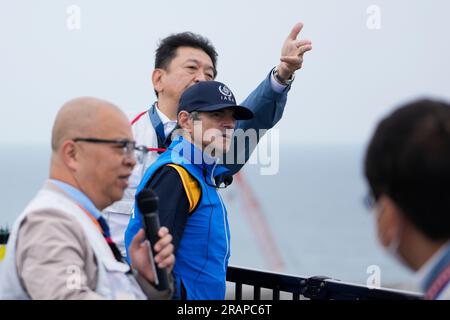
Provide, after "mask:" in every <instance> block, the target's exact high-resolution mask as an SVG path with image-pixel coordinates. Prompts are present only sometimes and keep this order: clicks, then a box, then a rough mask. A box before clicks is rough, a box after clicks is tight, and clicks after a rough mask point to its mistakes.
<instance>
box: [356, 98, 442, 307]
mask: <svg viewBox="0 0 450 320" xmlns="http://www.w3.org/2000/svg"><path fill="white" fill-rule="evenodd" d="M365 175H366V178H367V181H368V183H369V186H370V196H371V197H370V198H371V199H372V201H370V202H368V203H371V207H372V208H373V209H374V211H375V212H376V222H377V228H378V237H379V240H380V242H381V244H382V245H383V246H384V247H385V248H386V250H387V251H388V252H389V253H390V254H391V255H392V256H394V257H395V258H396V259H398V260H399V261H401V262H402V263H403V264H405V265H407V266H408V267H410V268H411V269H413V270H414V271H417V284H418V285H419V287H420V290H421V291H423V292H424V293H425V298H426V299H432V300H435V299H445V300H450V104H448V103H446V102H442V101H435V100H419V101H414V102H412V103H409V104H407V105H406V106H404V107H402V108H399V109H398V110H396V111H394V112H393V113H392V114H390V115H389V116H388V117H386V118H385V119H383V120H382V121H381V122H380V124H379V125H378V127H377V129H376V131H375V134H374V135H373V137H372V139H371V141H370V144H369V147H368V149H367V153H366V159H365Z"/></svg>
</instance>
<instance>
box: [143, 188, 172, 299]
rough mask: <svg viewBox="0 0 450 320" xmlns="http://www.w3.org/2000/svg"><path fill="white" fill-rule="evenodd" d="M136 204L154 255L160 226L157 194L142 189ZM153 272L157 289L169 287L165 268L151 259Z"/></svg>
mask: <svg viewBox="0 0 450 320" xmlns="http://www.w3.org/2000/svg"><path fill="white" fill-rule="evenodd" d="M136 200H137V206H138V208H139V211H141V219H142V224H143V225H144V231H145V237H146V238H147V240H149V241H150V247H151V252H149V253H150V254H151V255H152V257H154V256H155V255H156V252H155V249H154V248H153V246H154V245H155V243H156V242H158V240H159V239H160V238H159V236H158V230H159V228H160V224H159V215H158V201H159V199H158V196H157V195H156V194H155V192H153V190H151V189H143V190H142V191H141V192H140V193H139V194H138V196H137V199H136ZM152 264H153V266H152V267H153V273H154V274H155V275H156V279H155V286H156V289H158V290H159V291H162V290H167V289H168V288H169V277H168V274H167V270H166V269H165V268H164V269H161V268H158V266H157V264H156V263H155V261H154V259H153V263H152Z"/></svg>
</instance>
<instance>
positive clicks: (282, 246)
mask: <svg viewBox="0 0 450 320" xmlns="http://www.w3.org/2000/svg"><path fill="white" fill-rule="evenodd" d="M364 152H365V147H364V146H362V145H281V146H280V149H279V157H277V159H278V160H277V161H278V163H277V165H276V166H275V167H276V170H272V171H274V172H271V174H270V175H266V174H262V171H261V165H260V164H257V163H256V164H254V163H252V164H248V165H246V166H245V167H244V169H242V170H241V172H240V175H239V177H235V179H234V181H233V183H232V184H231V185H230V186H229V187H228V188H227V189H225V190H222V191H221V193H222V196H223V199H224V201H225V203H226V206H227V209H228V218H229V223H230V229H231V258H230V264H231V265H236V266H241V267H245V268H252V269H259V270H267V271H276V272H283V273H287V274H292V275H297V276H302V277H311V276H327V277H330V278H332V279H337V280H341V281H345V282H353V283H358V284H364V285H365V284H368V283H369V282H370V281H371V282H370V283H372V284H373V281H374V272H376V274H375V276H376V279H378V281H379V283H378V284H379V285H380V286H382V287H395V288H409V285H410V283H411V282H412V281H413V279H414V277H413V274H412V272H411V271H409V270H408V269H406V268H405V267H403V266H402V265H401V264H400V263H398V262H397V260H396V258H395V257H392V256H390V255H388V254H387V253H386V252H384V250H383V249H382V247H381V246H380V245H379V244H378V241H377V236H376V228H375V217H374V215H373V213H372V212H370V210H368V209H367V208H365V207H364V204H363V198H364V195H365V194H366V192H367V186H366V184H365V181H364V177H363V158H364ZM0 159H1V166H0V173H1V177H2V178H1V179H0V197H1V198H0V199H1V204H2V209H1V214H0V226H11V225H12V224H13V222H14V220H15V218H16V217H17V216H18V215H19V214H20V212H21V211H22V210H23V209H24V208H25V206H26V205H27V203H28V202H29V201H30V199H31V198H32V197H33V196H34V195H35V194H36V192H37V191H38V190H39V188H40V187H41V186H42V184H43V182H44V181H45V179H46V178H47V177H48V173H49V160H50V146H46V145H44V146H40V145H28V146H27V145H23V146H3V147H2V148H1V149H0ZM265 173H267V172H265Z"/></svg>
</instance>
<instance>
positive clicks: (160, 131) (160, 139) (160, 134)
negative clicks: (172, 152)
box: [148, 104, 166, 152]
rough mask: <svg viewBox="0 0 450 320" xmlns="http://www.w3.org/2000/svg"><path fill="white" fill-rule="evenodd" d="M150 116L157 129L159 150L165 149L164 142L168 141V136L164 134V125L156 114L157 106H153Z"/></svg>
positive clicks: (149, 112)
mask: <svg viewBox="0 0 450 320" xmlns="http://www.w3.org/2000/svg"><path fill="white" fill-rule="evenodd" d="M148 115H149V117H150V121H151V123H152V126H153V128H155V132H156V137H157V138H158V149H163V148H164V142H165V141H166V135H165V134H164V125H163V123H162V121H161V118H160V117H159V116H158V113H157V112H156V106H155V104H153V105H152V106H151V108H150V110H148ZM158 152H159V151H158Z"/></svg>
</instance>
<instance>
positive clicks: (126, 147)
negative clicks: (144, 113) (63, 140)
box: [73, 138, 148, 163]
mask: <svg viewBox="0 0 450 320" xmlns="http://www.w3.org/2000/svg"><path fill="white" fill-rule="evenodd" d="M73 142H88V143H108V144H116V145H117V147H118V148H122V149H123V153H124V155H126V156H128V157H130V156H132V157H133V158H134V159H136V161H137V162H139V163H143V162H144V160H145V157H146V156H147V153H148V149H147V147H146V146H136V141H133V140H128V139H122V140H113V139H97V138H75V139H73Z"/></svg>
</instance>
